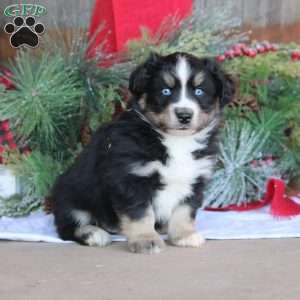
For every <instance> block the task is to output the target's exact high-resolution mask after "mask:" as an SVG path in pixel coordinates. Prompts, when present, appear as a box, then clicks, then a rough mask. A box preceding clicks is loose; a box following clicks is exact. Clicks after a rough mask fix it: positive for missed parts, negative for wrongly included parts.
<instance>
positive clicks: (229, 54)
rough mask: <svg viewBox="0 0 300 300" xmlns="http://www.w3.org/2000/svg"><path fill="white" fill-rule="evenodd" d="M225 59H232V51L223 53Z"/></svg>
mask: <svg viewBox="0 0 300 300" xmlns="http://www.w3.org/2000/svg"><path fill="white" fill-rule="evenodd" d="M224 54H225V57H226V58H234V51H233V50H227V51H225V53H224Z"/></svg>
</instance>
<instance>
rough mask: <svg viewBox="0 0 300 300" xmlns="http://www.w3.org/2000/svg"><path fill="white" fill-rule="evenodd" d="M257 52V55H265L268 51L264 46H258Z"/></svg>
mask: <svg viewBox="0 0 300 300" xmlns="http://www.w3.org/2000/svg"><path fill="white" fill-rule="evenodd" d="M256 51H257V53H265V51H266V49H265V47H264V46H263V45H257V46H256Z"/></svg>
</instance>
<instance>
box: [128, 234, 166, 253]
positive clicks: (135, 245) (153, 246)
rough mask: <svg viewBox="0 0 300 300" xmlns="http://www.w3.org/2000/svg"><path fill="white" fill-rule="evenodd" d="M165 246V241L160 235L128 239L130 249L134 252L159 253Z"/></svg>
mask: <svg viewBox="0 0 300 300" xmlns="http://www.w3.org/2000/svg"><path fill="white" fill-rule="evenodd" d="M164 246H165V243H164V241H163V240H162V239H161V238H160V237H159V236H158V235H157V236H156V235H153V236H138V237H137V238H136V239H132V240H130V241H128V247H129V250H130V251H131V252H134V253H145V254H154V253H159V252H161V251H162V250H163V248H164Z"/></svg>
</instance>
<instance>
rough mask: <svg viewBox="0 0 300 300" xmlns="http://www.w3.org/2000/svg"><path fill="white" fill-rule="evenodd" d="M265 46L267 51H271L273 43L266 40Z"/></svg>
mask: <svg viewBox="0 0 300 300" xmlns="http://www.w3.org/2000/svg"><path fill="white" fill-rule="evenodd" d="M264 47H265V49H266V51H271V49H272V45H271V44H270V43H269V42H265V43H264Z"/></svg>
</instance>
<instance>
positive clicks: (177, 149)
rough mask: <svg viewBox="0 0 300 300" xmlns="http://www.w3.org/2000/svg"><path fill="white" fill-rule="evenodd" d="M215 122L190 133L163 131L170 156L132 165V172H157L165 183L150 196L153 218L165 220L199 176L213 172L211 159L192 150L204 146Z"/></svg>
mask: <svg viewBox="0 0 300 300" xmlns="http://www.w3.org/2000/svg"><path fill="white" fill-rule="evenodd" d="M215 125H216V123H211V125H210V126H209V127H207V128H204V129H203V130H201V131H200V132H198V133H196V134H194V135H191V136H175V135H169V134H165V133H161V134H162V135H163V139H162V143H163V144H164V145H165V146H166V148H167V153H168V155H169V158H168V160H167V163H166V165H163V164H162V163H161V162H159V161H152V162H149V163H146V164H142V163H136V164H134V165H133V166H132V167H131V171H130V173H131V174H135V175H137V176H146V177H147V176H151V175H152V174H153V173H154V172H158V173H159V174H160V176H161V181H162V183H163V184H164V187H163V189H162V190H158V191H157V192H156V195H155V197H154V199H153V209H154V213H155V219H156V221H168V220H169V219H170V217H171V215H172V212H173V210H174V209H175V208H176V207H177V206H178V205H179V204H180V203H181V202H182V201H184V200H185V199H186V198H187V197H189V196H191V195H192V193H193V184H194V183H195V181H196V179H197V178H198V177H199V176H203V177H205V178H209V177H210V176H211V175H212V170H213V166H214V159H213V158H211V157H205V158H202V159H198V160H195V159H194V157H193V154H192V153H193V152H194V151H195V150H202V149H204V148H205V147H206V146H207V138H208V136H209V133H210V131H211V130H212V129H213V128H214V126H215Z"/></svg>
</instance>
